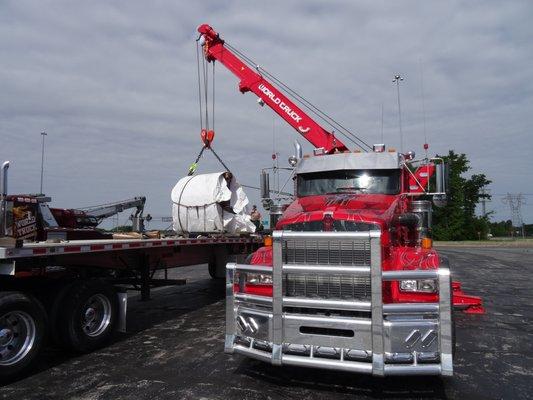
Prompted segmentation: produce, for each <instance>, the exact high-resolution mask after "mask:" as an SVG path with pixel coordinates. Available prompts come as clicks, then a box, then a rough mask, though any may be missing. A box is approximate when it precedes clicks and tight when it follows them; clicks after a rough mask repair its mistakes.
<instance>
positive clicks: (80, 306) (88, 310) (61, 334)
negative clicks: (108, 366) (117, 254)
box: [54, 279, 118, 353]
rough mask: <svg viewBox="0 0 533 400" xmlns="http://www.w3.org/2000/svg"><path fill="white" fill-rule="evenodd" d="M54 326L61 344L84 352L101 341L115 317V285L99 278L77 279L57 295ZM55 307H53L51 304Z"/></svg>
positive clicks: (110, 332) (108, 335)
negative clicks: (66, 290)
mask: <svg viewBox="0 0 533 400" xmlns="http://www.w3.org/2000/svg"><path fill="white" fill-rule="evenodd" d="M56 301H58V302H61V303H63V304H58V309H59V310H61V312H60V313H59V315H57V320H56V327H55V330H56V332H57V334H58V339H59V342H60V344H61V345H62V346H64V347H66V348H68V349H70V350H73V351H76V352H80V353H87V352H91V351H93V350H96V349H98V348H100V347H102V346H103V345H105V344H106V343H107V342H108V340H109V339H110V338H111V337H112V335H113V333H114V331H115V327H116V325H117V321H118V298H117V294H116V292H115V288H114V287H113V286H111V285H110V284H108V283H107V282H105V281H103V280H100V279H90V280H86V281H78V282H75V283H74V284H72V286H71V287H70V289H69V290H68V292H67V293H66V294H65V295H64V296H58V298H57V299H56ZM54 308H56V307H54Z"/></svg>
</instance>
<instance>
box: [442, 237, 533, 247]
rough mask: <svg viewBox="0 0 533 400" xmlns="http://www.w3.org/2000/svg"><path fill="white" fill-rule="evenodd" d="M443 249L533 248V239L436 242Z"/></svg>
mask: <svg viewBox="0 0 533 400" xmlns="http://www.w3.org/2000/svg"><path fill="white" fill-rule="evenodd" d="M434 244H435V246H441V247H519V248H533V238H525V239H522V238H493V239H489V240H460V241H435V242H434Z"/></svg>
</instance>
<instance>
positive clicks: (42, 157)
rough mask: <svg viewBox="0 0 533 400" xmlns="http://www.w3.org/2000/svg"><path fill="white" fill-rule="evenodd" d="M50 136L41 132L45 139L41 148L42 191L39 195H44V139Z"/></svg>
mask: <svg viewBox="0 0 533 400" xmlns="http://www.w3.org/2000/svg"><path fill="white" fill-rule="evenodd" d="M46 135H48V134H47V133H46V132H45V131H42V132H41V136H42V137H43V145H42V148H41V190H40V191H39V194H43V174H44V137H45V136H46Z"/></svg>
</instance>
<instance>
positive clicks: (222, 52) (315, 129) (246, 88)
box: [198, 24, 348, 153]
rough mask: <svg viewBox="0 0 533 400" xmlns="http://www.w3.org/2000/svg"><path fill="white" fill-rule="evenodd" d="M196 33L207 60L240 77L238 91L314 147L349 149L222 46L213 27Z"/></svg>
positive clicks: (202, 27) (327, 150) (330, 149)
mask: <svg viewBox="0 0 533 400" xmlns="http://www.w3.org/2000/svg"><path fill="white" fill-rule="evenodd" d="M198 32H200V34H201V35H202V37H203V50H204V54H205V57H206V59H207V60H208V61H215V60H216V61H218V62H220V63H221V64H222V65H224V66H225V67H226V68H227V69H229V70H230V71H231V72H232V73H233V74H234V75H235V76H237V78H239V79H240V82H239V90H240V91H241V92H242V93H246V92H252V93H254V94H255V95H256V96H257V97H259V98H260V99H261V100H262V101H263V102H264V103H265V104H267V105H268V106H269V107H270V108H271V109H272V110H274V112H276V113H277V114H278V115H279V116H280V117H281V118H283V119H284V120H285V121H286V122H287V123H288V124H289V125H290V126H292V127H293V128H294V129H295V130H296V131H297V132H298V133H299V134H300V135H302V136H303V137H304V138H305V139H306V140H307V141H309V142H310V143H311V144H312V145H313V146H315V147H323V148H324V150H325V151H326V153H333V152H335V151H346V150H348V148H347V147H346V145H344V143H342V142H341V141H340V140H339V139H337V138H336V137H335V135H334V134H333V133H331V132H328V131H327V130H326V129H324V128H322V127H321V126H320V125H319V124H318V123H317V122H316V121H314V120H313V119H312V118H311V117H310V116H309V115H307V114H306V113H305V112H304V111H302V110H301V109H300V108H299V107H298V106H297V105H296V104H294V103H293V102H292V101H291V100H289V99H288V98H287V96H285V95H284V94H283V93H282V92H281V91H280V90H279V89H277V88H276V87H275V86H274V85H272V84H271V83H270V82H269V81H268V80H266V79H265V78H264V77H263V76H262V75H261V74H259V73H257V72H256V71H254V70H253V69H252V68H250V67H249V66H248V65H247V64H246V63H245V62H244V61H242V60H241V59H240V58H239V57H238V56H237V55H236V54H235V53H234V52H233V51H231V50H230V49H228V48H227V47H226V46H224V40H222V39H221V38H220V36H219V34H218V33H217V32H215V31H214V30H213V28H211V27H210V26H209V25H207V24H204V25H200V27H198Z"/></svg>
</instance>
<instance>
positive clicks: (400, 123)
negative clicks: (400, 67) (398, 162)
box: [392, 74, 403, 153]
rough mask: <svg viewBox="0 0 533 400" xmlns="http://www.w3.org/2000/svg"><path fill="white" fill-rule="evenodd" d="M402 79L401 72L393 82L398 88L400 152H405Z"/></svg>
mask: <svg viewBox="0 0 533 400" xmlns="http://www.w3.org/2000/svg"><path fill="white" fill-rule="evenodd" d="M400 81H403V78H402V77H401V76H400V74H398V75H395V76H394V79H393V80H392V82H393V83H396V89H397V90H398V123H399V125H400V152H402V153H403V132H402V108H401V106H400Z"/></svg>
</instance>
